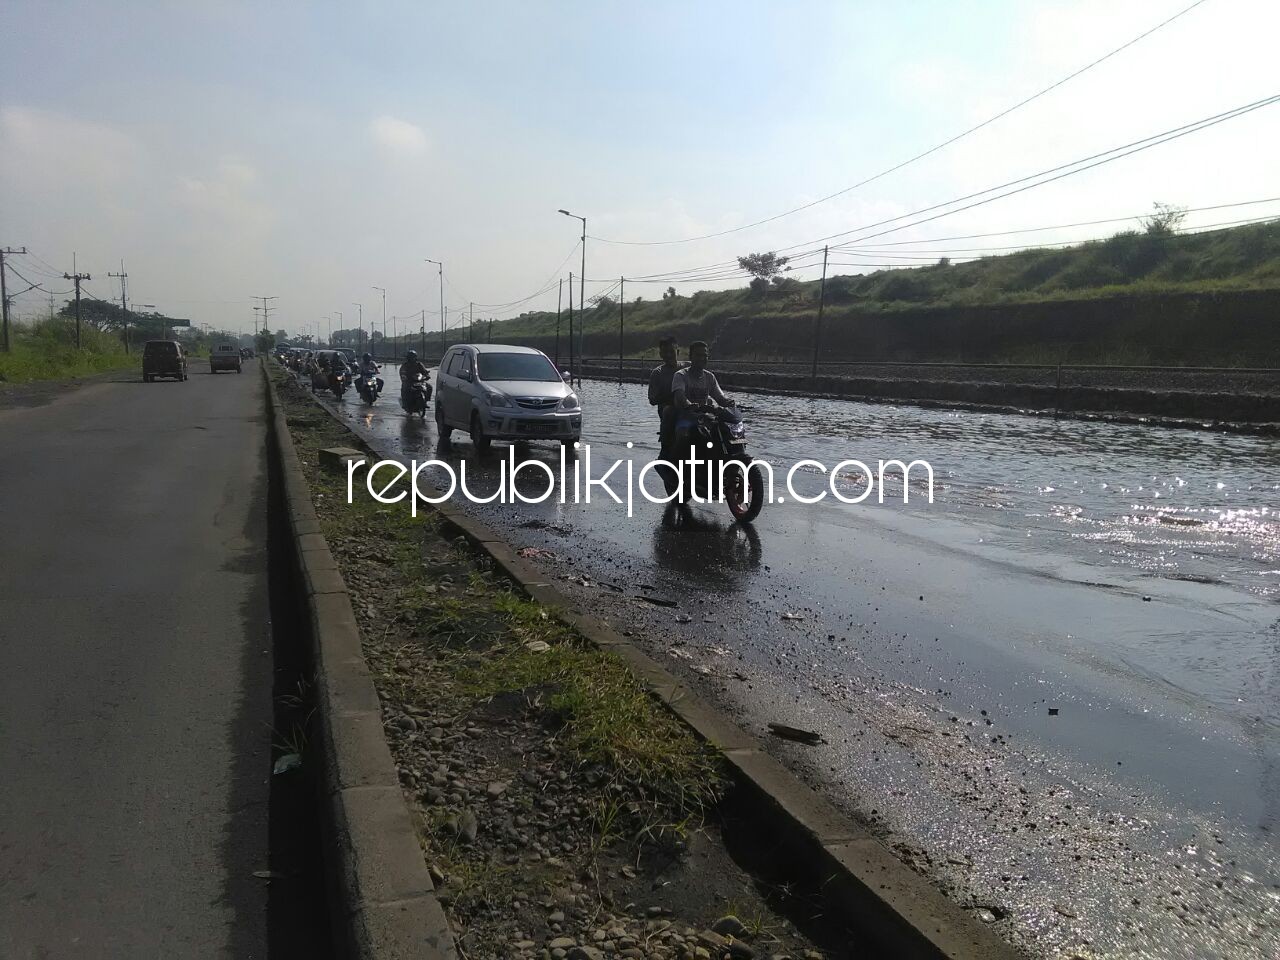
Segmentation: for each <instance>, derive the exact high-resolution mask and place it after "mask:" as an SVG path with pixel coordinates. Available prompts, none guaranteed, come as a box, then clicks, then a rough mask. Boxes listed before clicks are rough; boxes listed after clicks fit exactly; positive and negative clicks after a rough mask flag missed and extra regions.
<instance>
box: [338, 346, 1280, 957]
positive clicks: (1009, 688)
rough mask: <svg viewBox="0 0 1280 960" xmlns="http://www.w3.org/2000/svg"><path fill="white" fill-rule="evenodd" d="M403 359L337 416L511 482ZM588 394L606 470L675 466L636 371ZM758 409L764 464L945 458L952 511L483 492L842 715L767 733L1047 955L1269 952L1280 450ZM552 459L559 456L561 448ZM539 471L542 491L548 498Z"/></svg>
mask: <svg viewBox="0 0 1280 960" xmlns="http://www.w3.org/2000/svg"><path fill="white" fill-rule="evenodd" d="M384 374H385V375H386V379H387V382H388V394H387V395H386V396H385V397H384V398H383V399H382V400H380V401H379V402H378V403H377V404H376V405H375V406H374V407H372V408H369V407H368V406H366V405H365V404H363V403H361V402H360V400H359V399H358V398H357V397H356V396H355V395H354V393H349V394H348V395H347V397H346V398H345V399H344V400H343V401H342V402H340V403H334V402H333V401H332V400H331V399H330V400H327V401H326V402H327V403H328V404H329V405H330V406H331V407H333V408H334V409H335V410H336V411H337V412H338V413H339V415H340V416H342V417H343V418H345V419H346V420H347V422H348V423H350V424H351V425H352V426H353V427H354V428H355V429H356V430H357V431H358V432H359V433H360V434H361V435H362V436H364V437H365V438H366V439H367V440H368V441H369V442H370V443H371V444H372V445H373V447H374V449H375V450H376V451H378V452H379V453H380V454H382V455H385V456H388V457H393V458H398V459H401V460H403V461H408V460H411V459H417V460H419V461H421V460H426V459H429V458H432V457H436V456H438V457H440V458H441V459H443V460H444V461H446V462H448V463H450V464H451V465H452V466H453V468H454V470H455V472H456V471H457V470H458V469H460V468H461V466H462V465H464V464H465V465H466V468H467V471H468V483H469V488H470V489H471V490H473V491H480V492H485V493H487V492H488V491H489V490H491V489H492V488H493V486H494V484H495V480H496V474H497V472H498V469H499V467H498V465H499V464H500V463H501V462H502V461H503V460H505V459H506V456H507V448H506V445H504V444H498V445H495V447H494V450H493V452H492V453H491V454H490V455H488V456H487V457H478V456H476V454H475V452H474V450H473V449H472V447H471V444H470V442H469V441H468V440H467V439H466V437H465V436H464V435H462V434H456V433H455V436H454V441H453V446H452V449H450V450H448V451H447V452H440V451H438V449H437V437H436V432H435V426H434V424H433V423H431V422H430V421H428V422H426V423H422V422H420V421H418V420H415V419H410V418H407V417H406V416H405V415H404V414H403V413H402V412H401V411H400V410H399V407H398V404H397V403H396V397H395V394H394V390H395V386H396V385H397V384H398V380H397V378H396V374H395V370H394V368H391V367H388V368H387V369H386V370H385V371H384ZM581 393H582V395H583V405H584V430H583V439H584V441H586V442H588V443H590V444H591V448H592V462H593V468H592V473H593V475H594V476H596V477H598V476H599V475H600V474H601V473H602V472H603V470H604V469H605V467H606V466H607V464H608V463H610V462H612V461H613V460H614V459H622V458H626V457H632V458H634V459H635V460H636V462H637V468H638V464H639V463H641V462H644V461H646V460H648V459H649V458H650V457H651V456H653V455H654V451H653V446H654V437H653V433H654V430H655V422H654V418H653V415H652V412H651V411H650V409H649V408H648V406H647V404H646V403H645V400H644V395H643V388H642V387H640V386H637V385H632V384H613V383H601V382H591V381H588V382H587V383H586V384H585V385H584V386H583V388H582V390H581ZM741 399H742V401H743V403H744V406H745V409H746V413H747V421H748V428H749V432H750V436H751V444H752V447H751V449H752V452H753V454H754V455H755V456H757V457H760V458H762V459H766V460H768V461H770V462H771V463H773V464H778V465H786V464H790V463H794V462H796V461H797V460H799V459H802V458H805V457H813V458H816V459H818V460H821V461H823V462H825V463H826V464H827V465H828V466H830V465H833V464H834V463H836V462H838V461H840V460H842V459H844V458H846V457H858V458H861V459H863V460H864V461H866V462H869V463H871V464H873V465H874V464H875V462H876V460H877V459H879V458H889V457H899V458H901V459H903V460H906V461H910V460H912V459H914V458H917V457H919V458H923V459H926V460H928V461H930V463H932V464H933V466H934V469H935V473H936V478H937V483H936V498H935V502H934V503H933V504H929V503H928V502H927V501H926V500H925V498H924V497H923V496H921V495H920V493H921V491H919V490H918V489H916V488H915V487H916V485H915V484H914V483H913V496H912V499H911V502H910V504H909V505H903V503H902V502H901V499H900V497H899V498H898V502H897V503H896V504H895V503H893V502H892V501H893V499H894V494H895V493H897V494H900V493H901V488H900V486H899V487H897V488H896V489H892V490H889V491H887V502H886V504H885V505H884V506H879V505H873V504H872V503H867V504H863V505H861V506H857V507H853V506H843V505H841V504H838V503H833V502H832V501H831V499H830V498H828V500H827V501H826V502H824V503H821V504H816V505H813V506H804V505H801V504H797V503H794V502H791V501H788V502H787V503H785V504H774V505H769V506H766V507H765V509H764V512H763V513H762V514H761V516H760V518H759V519H758V520H757V521H756V523H755V524H754V527H753V528H744V527H740V526H737V525H734V524H732V523H731V522H730V516H729V513H728V511H727V509H725V508H724V507H723V506H718V507H715V508H711V507H698V508H695V509H694V510H692V511H691V512H689V513H688V514H680V513H677V512H676V511H673V510H664V509H663V508H662V507H659V506H654V505H651V504H647V503H643V502H637V504H636V508H635V516H634V517H631V518H628V517H627V516H626V513H625V508H623V507H619V506H616V505H614V504H612V503H609V502H602V498H601V497H600V495H599V493H598V492H597V493H596V495H595V502H593V504H592V505H590V506H587V505H582V504H574V503H573V502H572V500H570V502H569V503H567V504H560V503H559V502H557V501H558V498H553V500H552V501H551V502H547V503H543V504H540V505H527V504H515V505H512V504H501V503H494V504H489V505H483V506H481V505H471V506H468V507H467V509H468V510H469V511H471V512H472V513H474V514H475V515H476V516H478V517H480V518H482V519H483V520H485V521H486V522H487V523H489V524H490V525H491V526H493V527H494V528H495V529H497V530H498V531H499V532H500V533H501V534H502V535H503V536H504V538H506V539H507V540H508V541H509V542H511V543H512V544H513V545H515V546H516V547H518V548H523V547H532V548H535V549H536V550H539V551H544V552H543V553H542V554H540V559H539V562H540V563H541V564H542V565H543V566H544V568H545V569H546V572H547V574H548V576H550V577H555V578H557V579H558V580H559V581H560V582H561V584H562V586H563V587H564V589H566V590H567V591H568V592H569V593H570V595H572V596H575V597H577V598H578V599H579V600H580V601H581V603H582V604H583V607H584V609H590V610H592V611H593V612H595V613H597V614H598V615H601V616H603V617H605V618H606V619H607V620H609V621H611V622H612V623H614V624H615V626H617V627H618V628H619V629H622V630H627V631H631V632H633V633H634V635H635V636H636V637H637V638H638V639H639V640H640V642H641V643H642V644H644V645H646V646H647V647H648V648H649V649H650V650H651V652H653V653H654V654H656V655H658V656H663V657H667V658H669V662H670V664H671V666H672V667H673V669H675V670H676V671H677V673H680V674H682V675H683V676H684V677H685V678H686V679H688V680H689V681H690V682H692V683H694V684H695V685H696V686H698V687H699V688H700V689H702V690H703V691H704V692H706V693H708V694H709V695H711V696H712V697H713V698H715V699H716V700H718V701H719V702H720V703H721V704H722V705H723V706H725V707H726V708H727V709H729V710H731V711H733V712H734V713H736V714H737V715H738V716H739V717H740V719H741V722H742V723H743V724H744V725H745V726H747V727H748V728H750V729H752V730H755V731H758V732H762V733H763V732H764V731H765V728H766V724H767V722H768V721H771V720H778V721H782V722H784V723H788V724H791V725H793V726H800V727H807V728H811V729H816V730H819V731H821V732H823V734H824V735H825V736H826V738H827V740H828V742H827V743H826V744H824V745H823V746H821V747H819V748H813V747H806V746H799V745H796V744H790V743H783V742H778V741H771V746H772V748H773V749H774V751H775V752H776V753H777V754H778V756H779V757H780V758H781V759H783V760H784V761H785V762H787V763H789V764H790V765H791V766H792V767H793V769H796V770H797V771H798V772H800V773H801V774H802V775H803V776H805V777H806V778H807V779H809V780H810V781H811V782H812V783H813V784H814V785H815V786H816V787H818V788H819V789H820V790H822V791H823V792H825V793H826V794H827V795H828V796H829V797H831V798H832V799H833V800H834V801H835V802H836V803H837V804H838V805H840V806H842V807H844V808H845V809H846V810H848V811H849V812H850V813H851V814H853V815H855V816H858V817H860V818H862V819H863V820H865V821H867V822H869V823H870V824H872V825H873V826H875V827H876V828H877V829H878V830H879V832H880V833H881V835H882V836H883V837H884V838H885V839H886V841H887V842H889V843H890V844H891V845H892V846H894V847H895V849H897V850H898V852H899V853H900V854H901V855H902V856H903V857H904V858H905V859H907V860H909V861H911V862H913V863H915V864H917V865H918V866H919V867H920V868H921V869H922V870H923V871H924V872H926V873H927V874H929V875H930V876H932V877H933V878H934V879H935V880H937V882H938V883H939V884H940V885H942V886H943V887H944V888H945V889H947V890H948V891H949V892H950V894H951V895H952V896H953V897H954V898H955V899H956V900H957V901H958V902H960V903H961V904H963V905H964V906H966V907H969V908H971V909H972V910H973V911H974V912H975V914H976V915H978V916H980V917H982V918H983V919H987V920H990V921H991V922H995V923H999V924H1001V925H1002V929H1003V930H1004V932H1005V933H1007V934H1008V935H1009V936H1010V937H1011V938H1012V939H1014V940H1016V941H1018V942H1020V943H1023V944H1026V945H1028V946H1029V947H1030V948H1031V949H1032V951H1033V952H1034V953H1036V954H1038V955H1041V956H1049V957H1057V956H1072V955H1076V954H1080V955H1123V956H1134V957H1150V958H1162V960H1163V958H1186V960H1192V958H1195V960H1201V958H1210V957H1220V958H1224V960H1225V958H1232V960H1239V958H1252V960H1274V958H1275V955H1276V945H1277V942H1278V941H1280V848H1278V845H1277V836H1276V830H1277V829H1280V736H1278V732H1280V607H1277V603H1276V601H1277V599H1278V598H1280V518H1277V516H1276V514H1275V504H1276V503H1277V502H1278V501H1280V481H1278V478H1280V473H1278V472H1277V471H1278V470H1280V453H1278V452H1277V450H1276V448H1275V445H1274V443H1273V442H1272V441H1270V440H1268V439H1266V438H1258V437H1247V436H1238V435H1229V434H1213V433H1207V432H1197V431H1188V430H1165V429H1153V428H1148V427H1141V426H1124V425H1117V424H1106V423H1086V422H1078V421H1070V422H1060V423H1055V422H1054V421H1053V420H1051V419H1048V418H1037V417H1028V416H1010V415H998V414H986V413H977V412H965V411H945V410H923V409H919V408H914V407H909V406H891V405H868V404H860V403H851V402H841V401H809V400H804V399H800V398H789V397H751V396H747V397H743V398H741ZM628 442H634V444H635V447H634V448H632V449H628V448H627V446H626V445H627V443H628ZM529 455H530V456H532V457H535V458H539V459H542V460H543V461H544V462H547V463H548V464H549V465H552V466H553V469H554V468H555V467H556V466H557V463H558V459H559V450H558V449H557V448H555V447H552V446H549V445H534V446H532V447H531V448H530V449H529ZM580 459H581V457H580ZM530 473H531V472H530ZM432 476H435V477H436V478H437V479H438V481H439V479H440V473H439V471H437V470H436V469H435V468H432V470H431V471H429V472H428V477H432ZM522 476H523V475H522ZM615 476H616V475H615ZM534 477H535V478H536V477H537V475H534ZM797 477H798V486H799V487H801V488H803V489H802V491H801V492H804V493H806V495H813V494H814V493H815V492H816V491H817V489H819V488H820V486H821V480H822V478H821V477H820V476H819V475H817V474H816V473H814V472H813V471H812V470H808V471H802V472H801V473H799V474H798V475H797ZM841 485H842V486H843V487H844V492H845V494H846V495H847V496H853V495H856V494H857V493H858V492H860V491H861V490H862V489H863V488H862V487H860V486H859V485H858V484H857V482H856V481H851V480H849V479H848V477H845V478H842V480H841ZM544 487H545V481H544V480H542V479H531V481H530V483H529V489H528V490H527V491H526V494H527V495H536V494H538V493H540V492H542V490H543V489H544ZM781 492H782V491H779V493H781ZM455 502H457V498H455ZM637 595H649V596H651V597H657V598H662V599H665V600H666V601H667V602H668V603H671V602H674V604H675V606H671V607H668V606H658V605H655V604H653V603H651V602H647V601H644V600H636V599H633V597H635V596H637Z"/></svg>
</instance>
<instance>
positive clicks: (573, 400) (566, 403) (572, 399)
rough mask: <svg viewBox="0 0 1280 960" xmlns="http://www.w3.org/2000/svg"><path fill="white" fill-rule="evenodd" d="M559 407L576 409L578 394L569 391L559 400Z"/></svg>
mask: <svg viewBox="0 0 1280 960" xmlns="http://www.w3.org/2000/svg"><path fill="white" fill-rule="evenodd" d="M560 409H561V410H577V409H578V395H577V394H576V393H571V394H569V395H568V396H567V397H565V398H564V399H563V400H561V401H560Z"/></svg>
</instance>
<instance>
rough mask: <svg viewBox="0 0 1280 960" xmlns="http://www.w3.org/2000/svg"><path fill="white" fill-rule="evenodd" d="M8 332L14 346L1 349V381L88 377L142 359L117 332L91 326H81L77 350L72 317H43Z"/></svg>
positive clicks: (123, 366) (132, 363) (15, 326)
mask: <svg viewBox="0 0 1280 960" xmlns="http://www.w3.org/2000/svg"><path fill="white" fill-rule="evenodd" d="M9 336H10V341H11V345H12V349H11V350H10V351H9V352H8V353H4V352H0V381H4V382H7V383H26V382H28V381H31V380H61V379H70V378H72V377H87V376H92V375H93V374H95V373H104V372H106V371H108V370H122V369H127V368H129V367H133V366H135V365H137V364H140V363H141V362H142V361H141V358H140V357H139V355H138V353H137V350H136V349H135V351H134V352H133V354H127V353H125V351H124V345H123V344H121V342H120V339H119V338H118V337H117V336H115V335H114V334H110V333H103V332H101V331H99V330H95V329H94V328H92V327H89V326H86V327H84V328H83V329H82V330H81V334H80V342H81V349H79V350H77V349H76V341H75V323H74V322H73V321H64V320H50V321H44V322H42V323H40V324H39V325H38V326H36V327H35V328H34V329H33V328H30V327H25V326H22V327H20V326H17V325H16V324H15V325H13V326H12V327H10V332H9Z"/></svg>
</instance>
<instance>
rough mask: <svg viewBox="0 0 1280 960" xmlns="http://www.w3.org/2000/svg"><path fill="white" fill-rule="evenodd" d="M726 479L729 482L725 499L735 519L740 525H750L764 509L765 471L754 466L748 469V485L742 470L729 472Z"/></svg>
mask: <svg viewBox="0 0 1280 960" xmlns="http://www.w3.org/2000/svg"><path fill="white" fill-rule="evenodd" d="M725 479H726V480H727V481H728V482H727V485H726V489H725V492H724V499H725V502H726V503H728V504H729V512H730V513H732V514H733V519H735V520H737V521H738V522H739V523H750V522H751V521H752V520H754V519H755V518H756V517H758V516H760V511H761V510H762V509H763V508H764V471H763V470H762V469H761V468H760V467H759V466H758V465H756V464H752V465H751V467H749V468H748V469H747V476H746V483H743V477H742V471H741V470H730V471H728V472H727V473H726V476H725Z"/></svg>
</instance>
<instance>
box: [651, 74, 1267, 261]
mask: <svg viewBox="0 0 1280 960" xmlns="http://www.w3.org/2000/svg"><path fill="white" fill-rule="evenodd" d="M1277 102H1280V94H1272V95H1271V96H1268V97H1263V98H1262V99H1260V100H1255V101H1253V102H1252V103H1246V104H1243V105H1241V106H1239V107H1234V108H1232V109H1230V110H1225V111H1223V112H1221V113H1216V114H1213V115H1211V116H1208V117H1203V118H1201V119H1199V120H1195V121H1192V122H1191V123H1186V124H1183V125H1181V126H1178V127H1171V128H1170V129H1168V130H1164V131H1161V132H1160V133H1156V134H1152V135H1150V136H1147V137H1143V138H1141V139H1139V140H1133V141H1130V142H1129V143H1125V144H1122V145H1120V146H1118V147H1112V148H1110V149H1108V150H1103V151H1101V152H1099V153H1094V154H1091V155H1089V156H1087V157H1082V158H1080V159H1078V160H1072V161H1070V162H1068V163H1063V164H1059V165H1058V166H1056V167H1050V168H1048V169H1046V170H1041V171H1039V172H1037V173H1033V174H1028V175H1027V176H1023V177H1018V178H1017V179H1014V180H1009V181H1006V182H1005V183H1001V184H997V185H996V186H994V187H987V188H986V189H983V190H978V191H976V192H974V193H970V194H966V195H965V196H962V197H957V198H955V199H952V200H946V201H943V202H941V203H936V204H933V205H931V206H928V207H923V208H921V209H919V210H913V211H911V212H909V213H904V214H900V215H898V216H896V217H889V218H887V219H885V220H879V221H876V222H875V223H869V224H864V225H863V226H860V227H853V228H851V229H849V230H843V231H841V232H839V233H833V234H829V235H828V236H825V237H819V238H818V239H817V240H806V241H802V242H801V243H796V244H792V245H791V246H789V247H779V248H778V249H777V250H776V251H774V252H775V253H785V252H786V251H789V250H794V249H796V248H798V247H803V246H809V245H812V244H822V243H827V242H828V241H831V240H837V239H840V238H841V237H847V236H849V235H850V234H854V233H863V232H864V231H867V230H874V229H875V228H877V227H888V228H887V229H885V230H881V231H880V232H879V233H871V234H865V235H863V236H860V237H857V238H855V240H854V241H853V242H855V243H857V242H861V241H864V240H870V239H875V238H877V237H881V236H885V235H887V234H890V233H897V232H898V231H900V230H907V229H909V228H911V227H915V226H919V225H920V224H924V223H931V222H932V221H934V220H940V219H942V218H944V217H949V216H954V215H955V214H957V213H962V212H963V211H965V210H971V209H973V208H975V207H980V206H984V205H985V204H988V203H994V202H995V201H996V200H1002V199H1004V198H1006V197H1011V196H1014V195H1015V194H1019V193H1023V192H1025V191H1027V190H1032V189H1034V188H1036V187H1041V186H1044V185H1045V184H1049V183H1054V182H1056V181H1058V180H1062V179H1064V178H1066V177H1070V176H1074V175H1076V174H1078V173H1084V172H1085V171H1086V170H1092V169H1094V168H1095V167H1099V166H1102V165H1104V164H1107V163H1111V162H1113V161H1115V160H1120V159H1123V158H1124V157H1128V156H1132V155H1133V154H1135V153H1141V152H1142V151H1144V150H1150V149H1151V148H1152V147H1157V146H1161V145H1163V144H1165V143H1169V142H1170V141H1173V140H1178V139H1180V138H1182V137H1185V136H1189V135H1190V134H1193V133H1199V132H1200V131H1202V130H1206V129H1208V128H1210V127H1214V126H1217V125H1218V124H1219V123H1224V122H1226V121H1227V120H1234V119H1236V118H1237V117H1241V116H1244V115H1245V114H1248V113H1252V112H1253V111H1255V110H1260V109H1262V108H1263V107H1268V106H1271V105H1273V104H1275V103H1277ZM1011 188H1012V189H1011ZM998 191H1004V192H1003V193H1000V192H998ZM987 194H995V195H994V196H987ZM979 197H982V198H984V199H975V198H979ZM967 200H973V201H974V202H973V203H968V204H965V205H964V206H960V207H956V208H955V209H954V210H944V209H943V208H945V207H952V206H955V205H956V204H961V203H965V201H967ZM933 211H941V212H939V213H935V214H934V215H933V216H929V217H921V216H920V215H921V214H925V213H933ZM913 217H920V219H916V220H911V218H913ZM903 220H911V222H909V223H898V222H899V221H903ZM894 223H898V225H897V226H893V227H889V226H888V225H889V224H894ZM817 249H821V247H818V248H817ZM806 252H810V251H806ZM735 262H736V261H721V262H719V263H713V264H706V265H704V266H702V267H700V268H699V267H691V268H689V269H687V270H683V271H671V272H669V273H668V274H666V276H671V277H675V276H679V275H681V274H689V273H693V272H695V271H697V270H699V269H701V270H711V269H724V268H729V267H732V266H733V264H734V263H735ZM649 276H650V277H660V276H662V275H660V274H650V275H649Z"/></svg>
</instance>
